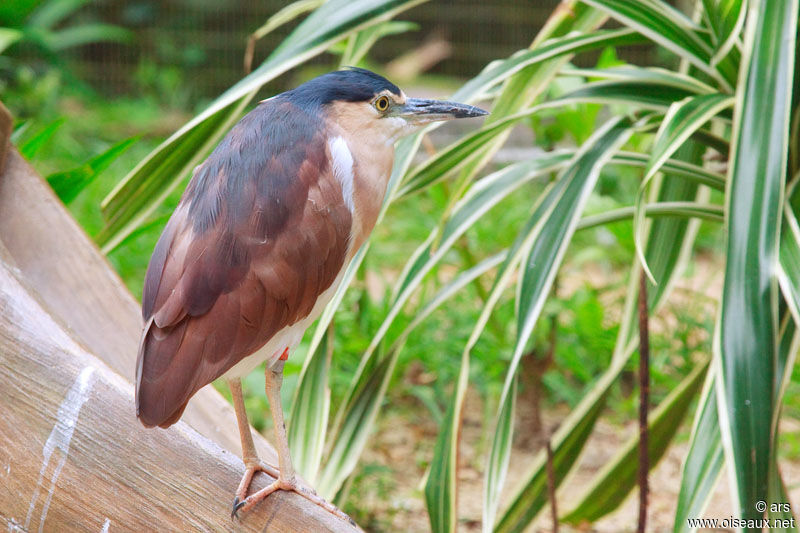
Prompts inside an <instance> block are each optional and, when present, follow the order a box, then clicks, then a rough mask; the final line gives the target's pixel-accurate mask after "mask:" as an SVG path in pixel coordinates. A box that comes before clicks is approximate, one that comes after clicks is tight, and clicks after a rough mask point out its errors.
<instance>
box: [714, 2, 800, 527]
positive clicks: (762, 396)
mask: <svg viewBox="0 0 800 533" xmlns="http://www.w3.org/2000/svg"><path fill="white" fill-rule="evenodd" d="M797 4H798V2H797V0H770V1H769V2H753V3H752V4H751V11H750V15H749V17H748V22H747V32H746V38H745V46H744V57H743V69H742V77H741V83H740V90H739V92H738V93H737V106H736V117H735V120H734V134H733V143H732V145H733V153H732V155H731V166H730V170H729V184H728V185H729V188H728V199H727V200H728V204H727V206H728V207H727V208H728V213H729V214H730V215H729V218H728V224H729V226H728V245H727V261H726V268H725V281H724V285H723V293H722V302H721V306H720V314H719V319H718V334H717V336H716V339H715V340H716V342H715V352H716V356H717V357H718V358H719V365H720V375H719V378H720V379H718V380H717V394H718V401H719V406H720V411H719V415H720V419H721V427H722V441H723V444H724V448H725V456H726V461H727V463H728V465H729V469H728V470H729V474H730V475H729V481H730V484H731V488H732V492H733V494H734V497H735V499H736V501H735V504H734V505H735V513H736V514H737V515H738V516H741V517H742V518H745V519H758V518H760V517H761V516H762V513H760V512H758V511H757V510H756V509H755V502H757V501H759V500H766V498H767V486H768V480H769V465H770V454H771V450H772V446H771V444H772V443H771V440H772V439H771V423H772V415H773V409H774V408H775V405H774V381H773V380H774V373H775V370H774V369H775V364H776V357H777V353H778V342H777V340H778V301H777V286H776V264H777V259H778V258H777V252H778V237H779V235H780V221H781V206H782V195H783V187H784V183H785V181H786V179H785V178H786V163H787V153H788V146H787V145H788V139H789V117H790V104H791V86H792V77H793V76H792V74H793V72H794V71H793V69H794V50H795V46H794V44H795V36H796V33H797V10H798V5H797Z"/></svg>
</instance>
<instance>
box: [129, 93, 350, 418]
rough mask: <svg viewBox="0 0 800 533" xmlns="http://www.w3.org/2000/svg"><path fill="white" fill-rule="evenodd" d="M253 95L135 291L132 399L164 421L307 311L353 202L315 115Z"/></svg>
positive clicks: (337, 259)
mask: <svg viewBox="0 0 800 533" xmlns="http://www.w3.org/2000/svg"><path fill="white" fill-rule="evenodd" d="M289 106H292V104H291V103H290V102H285V101H280V100H273V101H270V102H265V103H263V104H261V105H260V106H259V107H258V108H256V110H254V111H253V112H251V113H250V114H248V115H247V116H246V117H245V118H243V119H242V121H241V122H240V123H239V124H238V125H237V126H235V127H234V128H233V130H231V132H230V133H229V134H228V136H227V137H226V138H225V139H224V140H223V141H222V142H221V143H220V145H219V146H218V147H217V148H216V150H215V151H214V152H213V153H212V154H211V156H209V158H208V160H207V161H206V162H205V163H204V164H203V165H202V166H201V167H199V168H198V170H197V171H196V172H195V175H194V177H193V178H192V180H191V182H190V184H189V186H188V187H187V189H186V192H185V193H184V197H183V199H182V200H181V203H180V204H179V207H178V209H176V211H175V213H174V214H173V216H172V218H171V219H170V221H169V223H168V224H167V226H166V228H165V230H164V233H163V234H162V236H161V239H160V240H159V242H158V244H157V246H156V249H155V251H154V252H153V257H152V258H151V262H150V265H149V267H148V272H147V276H146V279H145V288H144V294H143V298H142V312H143V315H144V319H145V324H146V326H145V331H144V333H143V336H142V342H141V345H140V348H139V357H138V361H137V387H136V408H137V414H138V416H139V418H140V419H141V421H142V423H144V424H145V425H146V426H155V425H160V426H162V427H167V426H169V425H171V424H173V423H175V422H176V421H177V420H178V419H179V418H180V415H181V413H182V412H183V409H184V408H185V405H186V402H188V400H189V398H190V397H191V396H192V395H193V394H194V393H195V392H197V390H199V389H200V388H201V387H203V386H204V385H206V384H207V383H210V382H211V381H213V380H214V379H216V378H218V377H219V376H221V375H222V374H224V373H225V372H226V371H227V370H228V369H230V368H231V367H232V366H234V365H235V364H236V363H238V362H239V361H240V360H241V359H242V358H244V357H246V356H248V355H250V354H251V353H253V352H254V351H255V350H257V349H258V348H260V347H261V346H263V345H264V344H265V343H266V342H267V341H268V340H269V339H270V338H271V337H272V336H273V335H275V333H276V332H277V331H279V330H280V329H282V328H284V327H286V326H289V325H291V324H293V323H294V322H296V321H298V320H299V319H302V318H304V317H305V316H307V315H308V314H309V313H310V312H311V309H312V308H313V306H314V303H315V302H316V300H317V297H318V296H319V294H320V293H322V292H323V291H324V290H325V289H326V288H328V287H329V286H330V285H331V284H332V283H333V281H334V279H335V278H336V275H337V274H338V272H339V270H340V269H341V267H342V265H343V263H344V260H345V255H346V253H347V245H348V239H349V237H350V226H351V222H352V221H351V214H350V212H349V211H348V209H347V207H346V206H345V204H344V202H343V200H342V195H341V190H340V189H339V188H338V186H337V184H336V181H335V179H334V178H333V177H332V175H331V169H330V163H329V161H328V158H327V155H326V145H325V135H324V131H323V127H324V126H323V123H322V122H321V121H318V120H316V119H314V118H313V117H311V116H309V115H306V114H305V112H303V111H302V110H300V109H296V108H295V109H290V108H289Z"/></svg>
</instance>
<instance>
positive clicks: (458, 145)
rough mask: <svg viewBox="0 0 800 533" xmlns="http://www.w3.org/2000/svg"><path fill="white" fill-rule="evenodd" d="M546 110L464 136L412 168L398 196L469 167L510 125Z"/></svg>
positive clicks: (534, 110)
mask: <svg viewBox="0 0 800 533" xmlns="http://www.w3.org/2000/svg"><path fill="white" fill-rule="evenodd" d="M543 107H544V106H535V107H532V108H530V109H525V110H522V111H520V112H518V113H514V114H513V115H509V116H507V117H504V118H503V119H502V120H499V121H496V122H493V123H491V124H487V125H485V126H484V127H482V128H480V129H478V130H475V131H473V132H471V133H468V134H467V135H465V136H463V137H461V138H460V139H459V140H457V141H456V142H454V143H453V144H451V145H450V146H448V147H446V148H443V149H442V150H440V151H439V152H437V153H436V155H435V156H433V157H430V158H429V159H427V160H426V161H425V162H423V163H422V164H420V165H419V166H418V167H416V168H414V169H412V170H411V171H410V172H409V173H408V174H407V176H406V179H405V180H404V183H403V185H402V186H401V187H400V190H399V191H398V193H397V196H398V197H399V198H402V197H403V196H407V195H409V194H413V193H415V192H417V191H420V190H421V189H423V188H425V187H428V186H430V185H432V184H434V183H436V182H438V181H440V180H443V179H445V178H446V177H447V176H448V175H450V174H451V173H453V172H456V171H458V170H459V169H461V168H462V167H463V166H464V165H466V164H467V163H468V162H469V161H470V160H471V158H472V157H473V156H474V155H475V154H476V153H479V150H480V149H481V148H482V147H484V146H486V145H487V144H488V143H489V142H491V141H492V140H493V139H494V138H495V137H497V136H498V135H500V134H501V133H503V132H504V131H505V130H506V129H507V128H508V127H509V126H511V125H513V124H515V123H516V122H519V121H520V120H522V119H524V118H527V117H530V116H531V115H533V114H534V113H537V112H538V111H539V110H541V109H542V108H543Z"/></svg>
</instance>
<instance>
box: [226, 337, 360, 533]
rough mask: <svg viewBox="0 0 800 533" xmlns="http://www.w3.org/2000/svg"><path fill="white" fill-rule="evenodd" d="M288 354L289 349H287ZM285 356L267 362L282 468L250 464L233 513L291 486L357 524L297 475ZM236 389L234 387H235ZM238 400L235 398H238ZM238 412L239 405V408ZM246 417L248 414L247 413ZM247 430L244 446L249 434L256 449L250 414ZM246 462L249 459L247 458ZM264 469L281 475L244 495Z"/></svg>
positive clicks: (268, 385) (267, 376) (302, 494)
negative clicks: (284, 388)
mask: <svg viewBox="0 0 800 533" xmlns="http://www.w3.org/2000/svg"><path fill="white" fill-rule="evenodd" d="M284 355H286V352H284ZM284 361H285V358H284V357H283V356H281V358H280V359H279V360H278V361H276V362H275V363H274V364H273V365H272V366H271V367H270V366H267V369H266V372H265V378H266V386H265V388H266V392H267V400H269V405H270V408H271V410H272V421H273V423H274V426H275V437H276V439H277V443H276V444H277V452H278V462H279V465H280V470H279V471H278V472H277V475H273V474H272V473H271V472H269V471H268V470H266V469H264V468H259V466H256V467H255V469H254V470H252V471H251V469H250V468H249V467H248V470H247V471H246V472H245V476H244V477H243V478H242V482H241V483H240V485H239V490H237V491H236V499H235V500H234V506H233V514H234V515H236V514H237V513H238V512H239V511H244V512H247V511H248V510H250V509H251V508H252V507H253V506H254V505H255V504H257V503H258V502H260V501H261V500H263V499H264V498H266V497H267V496H269V495H270V494H272V493H273V492H275V491H277V490H291V491H293V492H296V493H298V494H300V495H301V496H303V497H304V498H306V499H307V500H309V501H311V502H313V503H315V504H317V505H319V506H320V507H322V508H323V509H325V510H326V511H328V512H330V513H332V514H334V515H336V516H338V517H339V518H341V519H343V520H347V521H348V522H350V523H351V524H354V525H355V522H353V520H352V519H351V518H350V517H349V516H347V515H346V514H345V513H343V512H342V511H341V510H339V508H338V507H336V506H335V505H333V504H331V503H328V502H327V501H325V499H324V498H322V497H321V496H319V495H318V494H317V493H316V492H314V491H313V490H312V489H310V488H307V487H304V486H302V485H300V483H298V481H297V476H296V475H295V471H294V466H293V465H292V457H291V454H290V451H289V439H288V437H287V434H286V423H285V422H284V419H283V405H282V402H281V385H282V384H283V362H284ZM237 383H238V384H239V390H240V391H241V383H239V382H238V381H237ZM231 390H233V389H231ZM234 403H235V402H234ZM242 410H244V402H242ZM237 415H238V409H237ZM245 417H246V415H245ZM242 424H243V423H242V420H241V418H240V419H239V431H240V432H242ZM244 424H245V426H246V428H247V431H245V432H242V435H243V436H242V449H244V440H245V437H244V435H245V434H246V435H247V438H248V439H249V440H250V446H251V447H252V449H253V452H254V453H255V447H254V446H253V444H252V436H251V435H250V431H249V427H250V426H249V425H248V424H247V421H246V418H245V422H244ZM245 464H247V462H246V461H245ZM256 464H257V465H261V463H260V462H259V461H258V459H257V458H256ZM258 469H260V470H263V471H265V472H267V473H268V474H270V475H272V476H273V477H276V478H277V479H276V480H275V481H273V482H272V483H270V484H269V485H267V486H266V487H264V488H263V489H261V490H259V491H257V492H254V493H253V494H251V495H250V496H248V497H247V498H245V497H244V495H245V494H247V488H248V487H249V485H250V481H251V480H252V478H253V474H254V473H255V471H256V470H258Z"/></svg>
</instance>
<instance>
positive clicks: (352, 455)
mask: <svg viewBox="0 0 800 533" xmlns="http://www.w3.org/2000/svg"><path fill="white" fill-rule="evenodd" d="M504 257H505V252H501V253H499V254H495V255H493V256H490V257H489V258H487V259H484V260H483V261H481V262H480V263H478V264H477V265H475V266H474V267H472V268H470V269H468V270H466V271H464V272H462V273H461V274H459V275H458V276H456V277H455V278H454V279H453V280H451V281H449V282H448V283H446V284H445V285H444V286H442V288H441V289H440V290H439V291H438V292H437V293H436V294H435V295H434V296H433V297H432V298H431V299H430V300H429V301H428V302H427V303H426V304H425V306H423V307H422V309H421V310H420V311H418V312H417V313H416V315H415V316H414V319H413V320H412V321H411V322H410V323H409V324H408V326H406V327H405V329H404V330H403V331H402V332H401V333H400V335H398V336H397V338H396V339H395V340H394V342H393V343H392V345H391V346H390V347H389V349H388V350H387V353H388V354H389V355H387V356H383V357H380V356H378V357H377V358H376V359H377V362H376V363H373V365H374V366H372V367H371V368H368V369H366V368H365V369H362V371H361V372H360V373H359V374H358V375H357V379H356V381H355V384H354V387H353V390H352V391H351V392H350V393H349V394H348V396H347V397H346V400H345V401H344V402H343V405H342V407H341V409H340V411H341V422H340V423H339V424H338V425H337V426H338V429H337V430H336V432H335V433H334V434H333V438H332V439H331V441H330V442H331V443H332V444H331V452H330V453H329V454H328V459H327V461H326V463H325V467H324V469H323V473H322V476H321V479H320V481H319V483H318V485H317V489H318V490H319V491H320V493H321V494H325V495H328V496H329V497H333V496H334V495H336V494H337V492H338V491H339V490H340V489H341V487H342V484H343V483H344V481H345V480H346V479H347V477H348V476H350V475H351V474H352V472H353V469H354V468H355V466H356V464H357V463H358V459H359V457H360V456H361V454H362V453H363V451H364V447H365V446H366V443H367V440H368V438H369V435H370V434H371V433H372V427H373V425H374V420H375V417H376V416H377V413H378V411H379V409H380V406H381V404H382V403H383V399H384V397H385V393H386V385H387V384H388V381H389V379H390V378H391V376H392V373H393V372H394V367H395V363H396V362H397V355H398V354H399V353H400V350H402V348H403V345H404V344H405V341H406V339H407V338H408V336H409V335H410V334H411V332H412V331H413V330H414V328H416V327H417V326H418V325H419V324H420V323H422V322H423V321H424V320H425V319H426V318H427V317H428V316H430V314H431V313H433V312H434V311H435V310H436V309H437V308H439V306H441V305H442V304H443V303H445V302H446V301H447V300H448V299H450V298H451V297H453V296H454V295H455V294H457V293H458V291H460V290H462V289H463V288H464V287H465V286H466V285H468V284H469V283H471V282H473V281H474V280H475V279H476V278H478V277H479V276H481V275H483V274H485V273H486V272H488V271H489V270H491V269H492V268H495V267H496V266H497V265H498V264H499V263H500V262H501V261H502V260H503V258H504Z"/></svg>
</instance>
